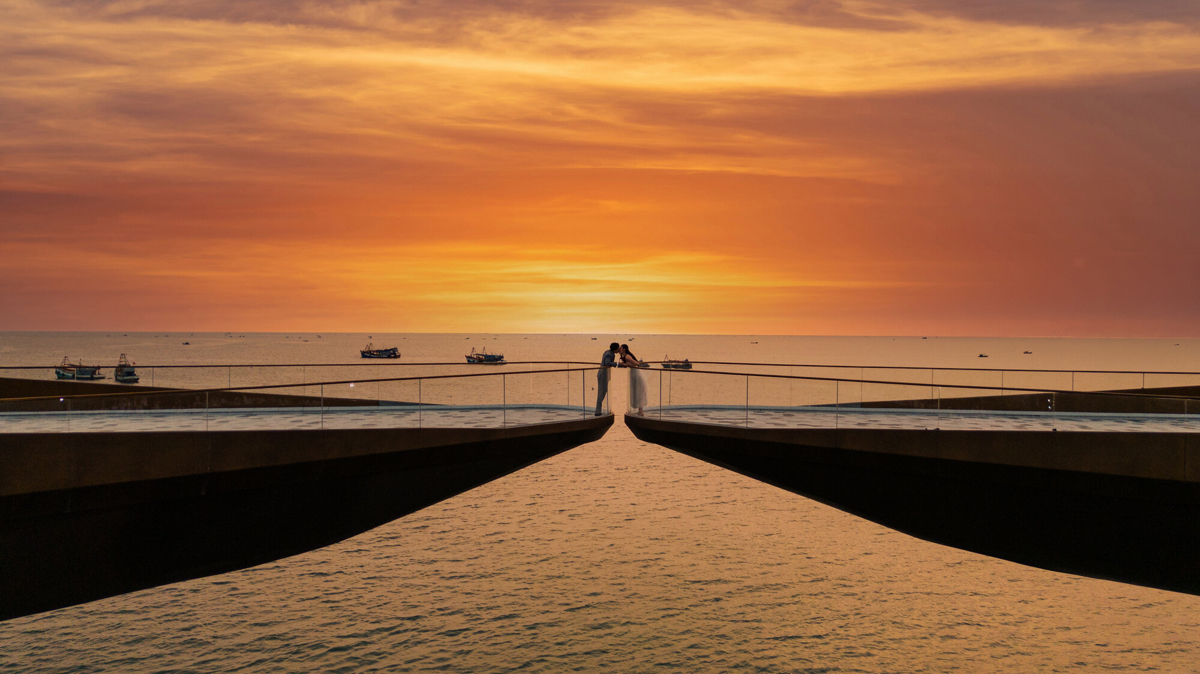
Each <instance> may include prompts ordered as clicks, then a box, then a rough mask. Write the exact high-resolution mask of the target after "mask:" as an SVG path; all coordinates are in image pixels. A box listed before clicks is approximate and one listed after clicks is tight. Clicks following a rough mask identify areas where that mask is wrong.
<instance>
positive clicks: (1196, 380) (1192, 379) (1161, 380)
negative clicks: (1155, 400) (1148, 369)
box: [1146, 373, 1200, 395]
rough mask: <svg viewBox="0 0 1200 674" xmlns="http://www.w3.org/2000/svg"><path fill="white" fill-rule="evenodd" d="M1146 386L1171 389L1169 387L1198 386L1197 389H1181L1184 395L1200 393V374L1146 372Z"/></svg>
mask: <svg viewBox="0 0 1200 674" xmlns="http://www.w3.org/2000/svg"><path fill="white" fill-rule="evenodd" d="M1146 388H1148V389H1169V388H1196V389H1198V390H1197V391H1180V392H1178V393H1180V394H1183V395H1196V394H1197V393H1200V374H1154V373H1147V374H1146Z"/></svg>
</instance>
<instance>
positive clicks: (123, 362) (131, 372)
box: [113, 354, 142, 384]
mask: <svg viewBox="0 0 1200 674" xmlns="http://www.w3.org/2000/svg"><path fill="white" fill-rule="evenodd" d="M134 365H135V364H134V363H131V362H129V359H128V358H126V357H125V354H121V357H120V358H119V359H118V360H117V369H115V370H113V379H115V380H117V381H118V382H120V383H122V384H136V383H138V382H139V381H141V379H142V378H141V377H140V376H138V373H137V370H136V369H134V367H133V366H134Z"/></svg>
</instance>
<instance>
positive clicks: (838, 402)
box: [833, 379, 842, 430]
mask: <svg viewBox="0 0 1200 674" xmlns="http://www.w3.org/2000/svg"><path fill="white" fill-rule="evenodd" d="M841 423H842V380H841V379H838V380H837V381H835V382H833V428H834V430H837V429H838V428H839V427H840V425H841Z"/></svg>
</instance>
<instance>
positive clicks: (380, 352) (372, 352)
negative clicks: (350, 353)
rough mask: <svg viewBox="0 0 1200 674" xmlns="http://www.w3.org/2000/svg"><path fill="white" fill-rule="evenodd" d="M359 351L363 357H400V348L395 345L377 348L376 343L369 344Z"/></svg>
mask: <svg viewBox="0 0 1200 674" xmlns="http://www.w3.org/2000/svg"><path fill="white" fill-rule="evenodd" d="M359 353H361V354H362V357H363V358H399V357H400V349H399V348H397V347H394V346H393V347H390V348H387V349H376V348H375V345H374V344H367V347H366V348H365V349H363V350H361V351H359Z"/></svg>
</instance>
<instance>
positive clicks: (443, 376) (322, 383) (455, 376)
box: [0, 363, 604, 402]
mask: <svg viewBox="0 0 1200 674" xmlns="http://www.w3.org/2000/svg"><path fill="white" fill-rule="evenodd" d="M590 365H591V366H590V367H577V368H559V369H556V370H530V371H528V372H473V373H468V374H435V375H426V376H421V377H386V378H377V379H339V380H336V381H311V382H303V383H298V384H296V383H293V384H259V385H256V386H223V387H220V388H188V389H167V390H157V391H116V392H110V393H81V394H76V395H50V396H30V397H25V398H0V402H27V401H36V400H81V399H85V398H89V399H90V398H119V397H130V396H152V395H181V394H193V393H206V394H207V393H220V392H223V391H261V390H265V389H280V388H299V387H308V386H336V385H338V384H371V383H375V382H393V381H418V380H425V379H469V378H473V377H507V376H514V377H515V376H520V375H525V374H529V375H533V374H552V373H556V372H589V371H591V370H600V369H604V368H602V367H601V366H599V365H595V364H594V363H593V364H590Z"/></svg>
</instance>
